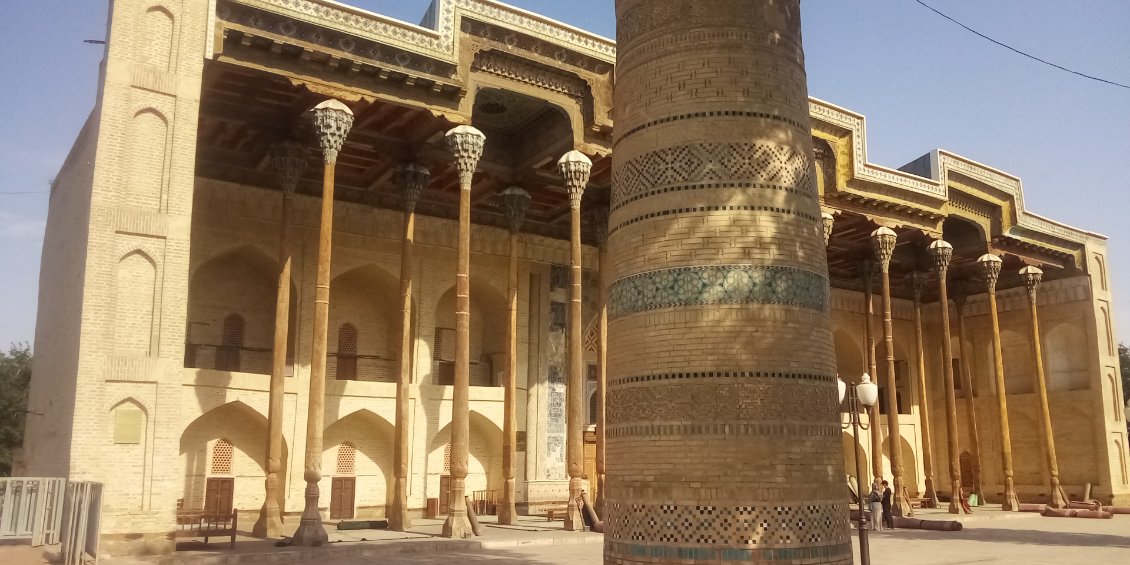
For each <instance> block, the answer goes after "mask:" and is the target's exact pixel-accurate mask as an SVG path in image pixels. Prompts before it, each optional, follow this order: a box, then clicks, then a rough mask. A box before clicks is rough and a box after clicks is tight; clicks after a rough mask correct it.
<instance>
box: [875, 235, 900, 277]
mask: <svg viewBox="0 0 1130 565" xmlns="http://www.w3.org/2000/svg"><path fill="white" fill-rule="evenodd" d="M897 242H898V235H896V234H895V232H894V230H892V229H890V228H886V227H880V228H879V229H877V230H875V231H873V232H871V246H872V247H873V248H874V250H875V261H876V262H878V263H879V272H882V273H886V272H888V271H889V270H890V268H891V256H892V255H894V253H895V243H897Z"/></svg>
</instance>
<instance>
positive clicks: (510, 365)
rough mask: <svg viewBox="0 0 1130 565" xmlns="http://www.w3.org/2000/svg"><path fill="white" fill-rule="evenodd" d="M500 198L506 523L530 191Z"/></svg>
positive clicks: (511, 518) (511, 495) (512, 498)
mask: <svg viewBox="0 0 1130 565" xmlns="http://www.w3.org/2000/svg"><path fill="white" fill-rule="evenodd" d="M502 199H503V203H504V204H505V206H506V220H507V224H508V226H509V228H510V264H509V268H508V271H507V272H508V277H507V280H508V282H507V294H506V303H507V317H506V383H505V391H504V394H503V404H504V406H503V416H502V477H503V479H504V480H505V484H504V485H503V487H502V504H501V505H500V506H499V507H498V523H499V524H503V525H509V524H513V523H514V522H515V521H516V520H517V519H518V513H517V510H516V508H515V502H516V496H517V494H516V490H517V489H516V483H515V477H514V475H515V472H514V467H515V464H516V460H517V452H516V449H517V448H516V445H515V444H516V442H517V435H518V412H517V406H516V402H517V398H518V238H519V236H520V233H519V232H520V230H521V229H522V222H523V221H525V219H526V210H527V209H528V208H529V206H530V195H529V193H528V192H526V191H525V190H522V189H521V188H518V187H510V188H508V189H506V190H504V191H503V192H502Z"/></svg>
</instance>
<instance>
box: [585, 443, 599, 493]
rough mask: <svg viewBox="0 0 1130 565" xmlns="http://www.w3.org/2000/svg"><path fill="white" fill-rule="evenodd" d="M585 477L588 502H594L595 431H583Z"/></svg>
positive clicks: (595, 485)
mask: <svg viewBox="0 0 1130 565" xmlns="http://www.w3.org/2000/svg"><path fill="white" fill-rule="evenodd" d="M585 478H586V479H588V482H589V488H588V490H587V491H586V492H588V495H589V503H591V504H596V489H597V488H599V485H597V480H596V479H597V477H596V432H585Z"/></svg>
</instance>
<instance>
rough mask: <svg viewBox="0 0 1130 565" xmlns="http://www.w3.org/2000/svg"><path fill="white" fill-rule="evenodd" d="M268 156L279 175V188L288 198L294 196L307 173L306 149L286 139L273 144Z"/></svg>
mask: <svg viewBox="0 0 1130 565" xmlns="http://www.w3.org/2000/svg"><path fill="white" fill-rule="evenodd" d="M267 154H268V157H269V159H270V162H271V168H272V169H274V171H275V174H276V175H278V180H279V187H280V188H282V190H283V193H284V194H285V195H286V196H293V195H294V191H295V188H297V187H298V181H299V180H300V179H301V178H302V174H303V173H305V172H306V164H307V161H306V147H305V146H303V145H302V144H301V143H299V142H297V141H295V140H293V139H284V140H282V141H278V142H275V143H273V144H272V145H271V148H270V149H268V150H267Z"/></svg>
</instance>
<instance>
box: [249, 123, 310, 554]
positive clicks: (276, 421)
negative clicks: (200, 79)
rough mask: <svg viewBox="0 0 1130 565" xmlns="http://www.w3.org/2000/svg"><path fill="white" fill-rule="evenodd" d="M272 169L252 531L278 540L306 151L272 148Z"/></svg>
mask: <svg viewBox="0 0 1130 565" xmlns="http://www.w3.org/2000/svg"><path fill="white" fill-rule="evenodd" d="M269 155H270V160H271V168H273V169H274V171H275V173H276V174H278V176H279V185H280V187H281V188H282V195H283V198H282V225H281V227H280V229H279V279H278V289H277V291H276V293H275V335H274V338H275V339H274V343H273V349H272V351H271V388H270V393H269V395H270V396H269V400H268V402H267V469H266V471H267V477H266V480H265V481H264V488H265V490H266V493H265V494H266V498H265V499H264V501H263V507H262V508H260V509H259V519H258V520H256V522H255V525H254V526H252V528H251V534H252V535H254V536H256V537H272V538H273V537H277V536H279V535H281V534H282V514H283V512H282V509H281V506H282V505H281V504H280V502H281V501H282V500H284V497H283V496H282V491H281V490H280V489H279V473H280V472H281V471H282V422H283V392H284V389H285V388H286V353H287V342H288V336H289V335H290V271H291V263H292V261H291V259H292V257H291V252H290V226H291V206H292V201H293V200H294V189H295V187H296V186H298V180H299V179H300V178H302V173H303V172H305V171H306V148H305V147H303V146H302V144H300V143H298V142H297V141H292V140H287V141H282V142H279V143H276V144H274V145H272V146H271V148H270V151H269Z"/></svg>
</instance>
